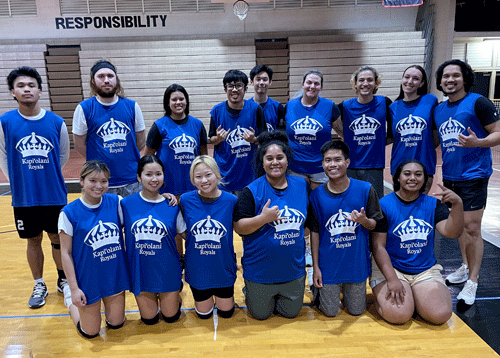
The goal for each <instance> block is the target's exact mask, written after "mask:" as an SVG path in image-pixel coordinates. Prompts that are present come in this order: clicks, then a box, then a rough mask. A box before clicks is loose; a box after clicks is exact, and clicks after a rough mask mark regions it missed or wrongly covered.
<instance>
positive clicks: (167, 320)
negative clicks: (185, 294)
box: [162, 306, 181, 323]
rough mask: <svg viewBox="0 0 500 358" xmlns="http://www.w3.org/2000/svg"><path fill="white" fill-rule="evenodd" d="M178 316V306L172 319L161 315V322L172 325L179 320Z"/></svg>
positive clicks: (179, 314)
mask: <svg viewBox="0 0 500 358" xmlns="http://www.w3.org/2000/svg"><path fill="white" fill-rule="evenodd" d="M180 316H181V307H180V306H179V310H178V311H177V313H176V314H174V315H173V316H172V317H167V316H165V315H163V314H162V317H163V320H164V321H165V322H167V323H174V322H175V321H177V320H178V319H179V317H180Z"/></svg>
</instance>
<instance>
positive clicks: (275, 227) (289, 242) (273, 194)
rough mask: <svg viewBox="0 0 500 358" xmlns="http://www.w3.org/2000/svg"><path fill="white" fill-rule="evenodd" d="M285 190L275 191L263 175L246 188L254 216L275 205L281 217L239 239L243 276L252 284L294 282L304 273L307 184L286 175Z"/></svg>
mask: <svg viewBox="0 0 500 358" xmlns="http://www.w3.org/2000/svg"><path fill="white" fill-rule="evenodd" d="M286 178H287V181H288V187H287V188H286V189H285V190H276V189H274V188H273V187H271V185H270V184H269V182H268V181H267V179H266V177H265V176H262V177H260V178H259V179H257V180H255V181H254V182H253V183H251V184H250V185H249V186H248V189H249V190H250V191H251V192H252V195H253V198H254V201H255V215H258V214H260V213H261V212H262V208H263V207H264V205H265V204H266V202H267V200H268V199H271V204H270V205H269V207H272V206H275V205H277V206H278V207H279V209H280V216H281V217H283V218H285V219H283V220H279V221H273V222H270V223H267V224H265V225H264V226H262V227H261V228H259V229H258V230H257V231H255V232H254V233H252V234H250V235H246V236H244V237H243V257H242V259H241V263H242V265H243V277H244V278H245V279H247V280H250V281H252V282H256V283H282V282H289V281H292V280H295V279H298V278H300V277H302V276H303V275H304V273H305V272H304V270H305V259H304V254H305V241H304V222H305V220H306V216H307V205H308V199H307V183H306V181H305V179H304V178H300V177H296V176H291V175H287V177H286Z"/></svg>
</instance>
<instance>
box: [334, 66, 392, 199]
mask: <svg viewBox="0 0 500 358" xmlns="http://www.w3.org/2000/svg"><path fill="white" fill-rule="evenodd" d="M381 83H382V79H381V78H380V75H379V73H378V71H377V70H376V69H375V68H373V67H370V66H363V67H360V68H359V69H357V70H356V71H354V73H353V74H352V76H351V85H352V87H353V89H354V91H355V92H356V97H354V98H351V99H349V100H346V101H343V102H342V103H340V105H339V108H340V113H341V122H342V123H340V122H337V123H335V124H334V130H335V131H336V132H337V133H338V134H339V135H340V136H341V137H343V139H344V141H345V143H346V144H347V145H348V146H349V149H350V151H351V156H350V159H351V164H350V167H349V169H347V175H348V176H349V177H350V178H353V179H359V180H364V181H367V182H369V183H372V184H373V186H374V187H375V190H376V191H377V195H378V196H379V198H382V197H383V196H384V167H385V146H386V144H387V130H386V124H387V123H388V122H390V120H388V117H389V116H390V111H389V105H390V104H391V103H392V101H391V100H390V99H389V98H388V97H384V96H376V95H375V94H376V93H377V91H378V87H379V86H380V84H381ZM389 140H390V138H389Z"/></svg>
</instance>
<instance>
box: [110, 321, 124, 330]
mask: <svg viewBox="0 0 500 358" xmlns="http://www.w3.org/2000/svg"><path fill="white" fill-rule="evenodd" d="M124 324H125V319H123V322H122V323H120V324H117V325H116V326H114V325H112V324H111V323H109V322H108V320H107V319H106V326H108V328H109V329H120V328H122V327H123V325H124Z"/></svg>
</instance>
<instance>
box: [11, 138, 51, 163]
mask: <svg viewBox="0 0 500 358" xmlns="http://www.w3.org/2000/svg"><path fill="white" fill-rule="evenodd" d="M16 149H17V150H18V151H19V152H21V154H22V155H23V158H24V157H31V156H40V157H45V158H47V157H48V155H49V152H50V151H51V150H52V149H54V146H53V145H52V143H50V142H49V141H48V139H47V138H44V137H42V136H39V135H36V134H35V132H32V133H31V135H28V136H26V137H24V138H22V139H21V140H20V141H19V142H17V144H16Z"/></svg>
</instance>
